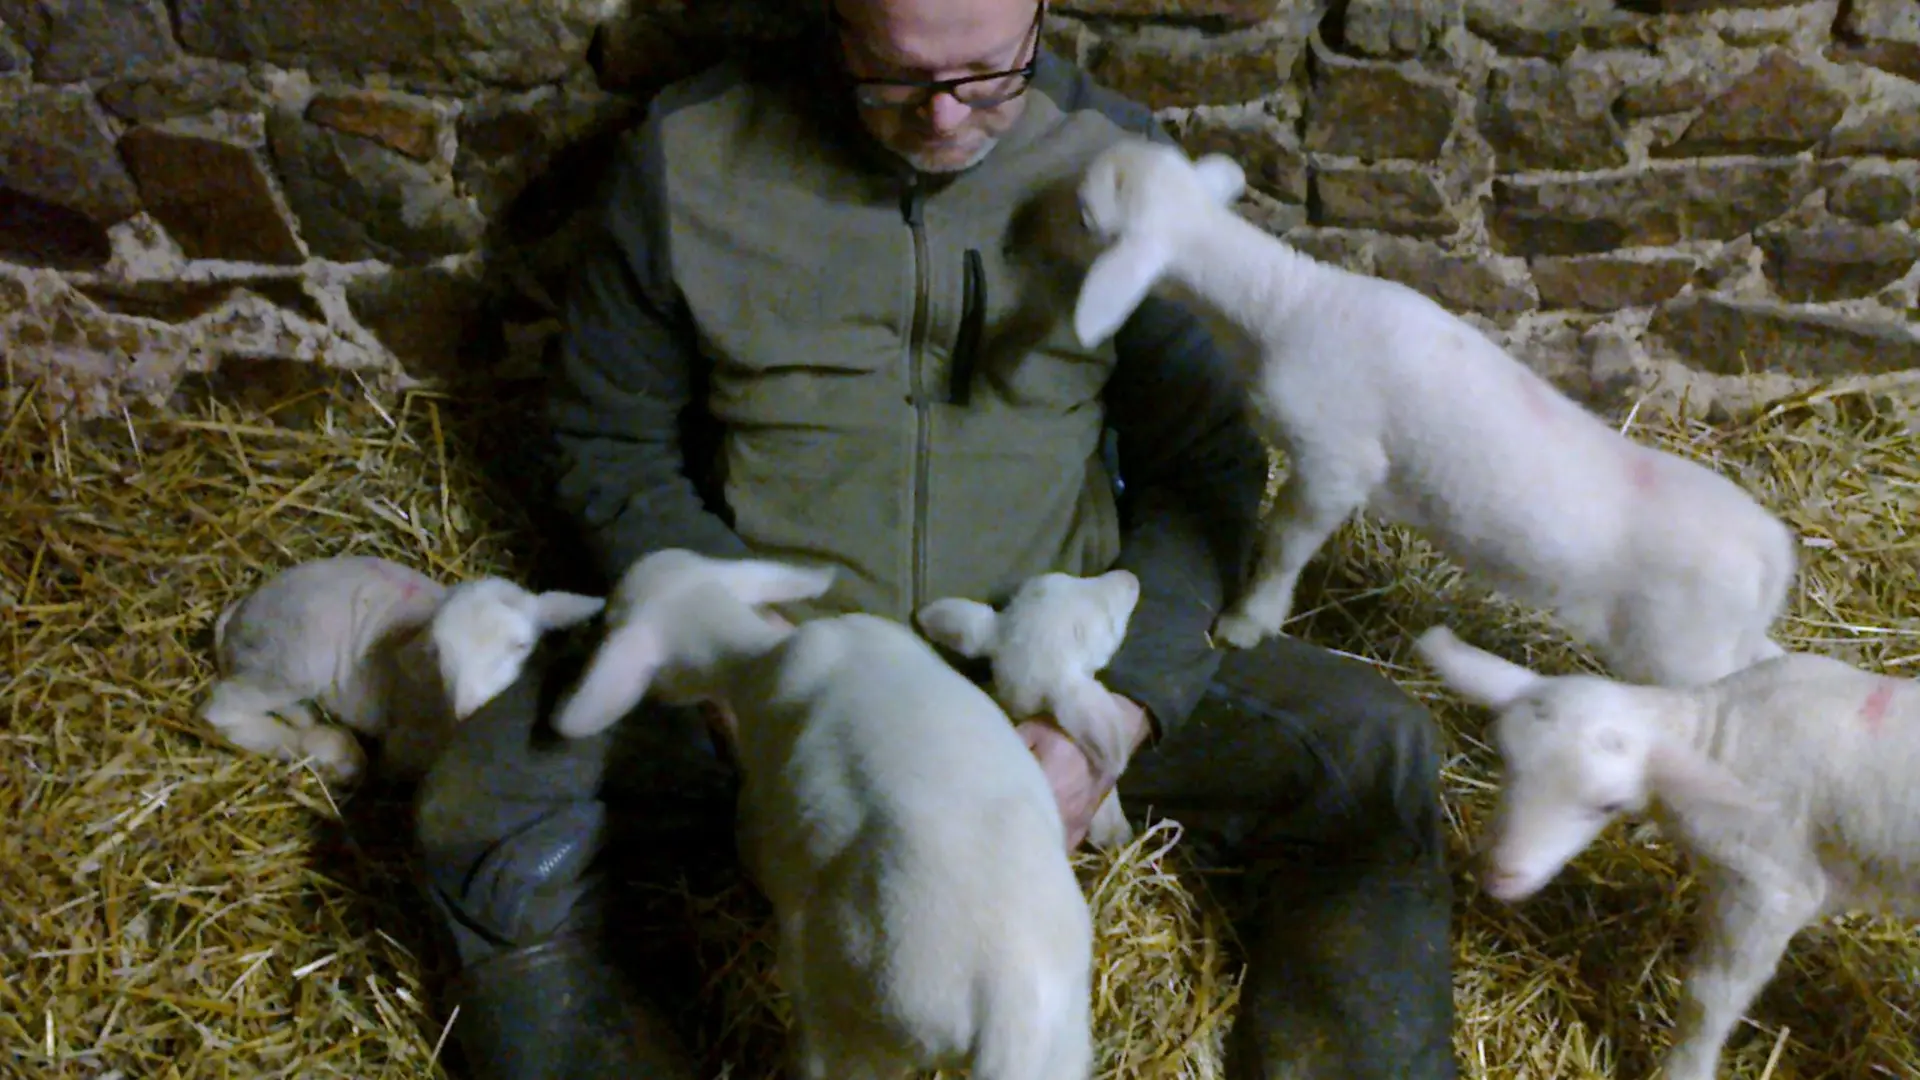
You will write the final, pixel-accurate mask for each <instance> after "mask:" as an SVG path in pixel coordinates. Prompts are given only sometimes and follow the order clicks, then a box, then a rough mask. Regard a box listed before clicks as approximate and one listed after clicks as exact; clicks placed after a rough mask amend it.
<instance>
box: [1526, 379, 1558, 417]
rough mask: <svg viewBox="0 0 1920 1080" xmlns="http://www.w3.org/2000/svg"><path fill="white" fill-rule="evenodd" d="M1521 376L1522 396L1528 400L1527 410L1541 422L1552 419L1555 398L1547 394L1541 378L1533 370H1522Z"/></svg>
mask: <svg viewBox="0 0 1920 1080" xmlns="http://www.w3.org/2000/svg"><path fill="white" fill-rule="evenodd" d="M1519 378H1520V398H1521V400H1522V401H1524V402H1526V406H1527V412H1528V413H1530V414H1532V416H1533V418H1534V419H1535V420H1538V421H1540V422H1541V423H1546V422H1547V421H1550V420H1552V419H1553V415H1554V414H1553V398H1552V397H1550V396H1549V395H1548V394H1547V389H1546V387H1544V386H1541V385H1540V380H1539V379H1537V378H1535V377H1534V375H1533V373H1531V372H1527V371H1522V372H1521V373H1520V376H1519Z"/></svg>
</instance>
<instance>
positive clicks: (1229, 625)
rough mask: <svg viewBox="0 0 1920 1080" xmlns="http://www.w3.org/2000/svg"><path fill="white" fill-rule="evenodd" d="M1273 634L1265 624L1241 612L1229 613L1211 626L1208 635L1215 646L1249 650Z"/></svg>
mask: <svg viewBox="0 0 1920 1080" xmlns="http://www.w3.org/2000/svg"><path fill="white" fill-rule="evenodd" d="M1274 633H1275V631H1274V630H1270V629H1268V628H1267V627H1266V625H1265V624H1263V623H1261V622H1260V621H1258V620H1256V619H1254V618H1253V617H1252V616H1250V615H1247V614H1244V613H1242V612H1237V611H1236V612H1229V613H1227V614H1225V615H1222V616H1220V618H1219V619H1218V620H1216V621H1215V622H1214V624H1213V632H1212V634H1211V635H1210V636H1211V637H1212V639H1213V642H1214V644H1215V645H1225V646H1226V647H1227V648H1230V649H1251V648H1253V647H1254V646H1255V645H1258V644H1260V643H1261V642H1262V641H1265V640H1266V639H1267V638H1269V637H1271V636H1272V635H1273V634H1274Z"/></svg>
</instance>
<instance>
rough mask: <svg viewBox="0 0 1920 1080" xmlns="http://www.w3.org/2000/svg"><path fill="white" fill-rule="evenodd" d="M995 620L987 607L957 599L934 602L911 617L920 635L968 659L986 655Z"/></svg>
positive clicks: (974, 601) (973, 601)
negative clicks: (918, 626) (916, 624)
mask: <svg viewBox="0 0 1920 1080" xmlns="http://www.w3.org/2000/svg"><path fill="white" fill-rule="evenodd" d="M998 618H999V616H998V615H997V614H996V613H995V612H994V610H993V608H992V607H991V606H990V605H987V604H983V603H981V602H980V601H978V600H968V599H965V598H963V597H958V596H949V597H947V598H946V599H944V600H935V601H933V602H932V603H930V604H927V605H925V606H923V607H922V608H921V609H920V610H919V611H918V612H916V613H915V614H914V621H915V622H918V623H919V624H920V632H921V633H923V634H925V635H927V640H929V641H931V642H933V643H934V644H936V645H942V646H945V647H946V648H949V649H952V650H953V651H954V652H957V653H959V654H960V655H961V656H964V657H966V658H967V659H969V660H975V659H978V658H980V657H982V656H984V655H986V653H987V651H988V650H989V649H991V648H992V647H993V633H994V629H995V622H996V621H997V619H998Z"/></svg>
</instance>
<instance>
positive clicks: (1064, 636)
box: [914, 570, 1140, 848]
mask: <svg viewBox="0 0 1920 1080" xmlns="http://www.w3.org/2000/svg"><path fill="white" fill-rule="evenodd" d="M1139 601H1140V579H1139V578H1137V577H1135V576H1133V574H1132V573H1131V572H1129V571H1126V570H1109V571H1107V572H1106V573H1104V574H1100V575H1097V576H1094V577H1075V576H1073V575H1072V574H1058V573H1050V574H1036V575H1034V576H1033V577H1030V578H1028V579H1027V580H1026V581H1024V582H1021V584H1020V588H1018V589H1017V590H1015V591H1014V594H1013V597H1012V599H1010V600H1008V601H1007V606H1006V609H1005V610H1004V611H1000V612H995V611H994V610H993V607H992V605H989V604H983V603H981V602H980V601H978V600H968V599H965V598H963V597H957V596H950V597H947V598H945V599H942V600H935V601H933V602H932V603H930V604H926V605H924V606H923V607H921V608H920V610H919V611H918V612H916V613H915V614H914V618H915V619H916V620H917V621H918V622H919V624H920V629H921V631H922V632H923V633H925V634H926V635H927V637H929V638H931V639H932V640H933V641H935V642H936V643H938V644H940V645H944V646H946V647H947V648H949V649H952V650H953V651H954V652H956V653H959V654H960V655H961V656H965V657H968V658H970V659H977V658H979V657H982V656H985V657H990V658H991V659H992V661H993V690H992V693H993V698H994V700H995V701H998V702H999V703H1000V707H1001V708H1003V709H1005V710H1006V711H1007V715H1008V716H1010V717H1013V718H1015V719H1020V720H1024V719H1026V718H1027V717H1030V716H1034V715H1036V714H1039V713H1045V714H1047V715H1049V716H1051V717H1053V720H1054V722H1055V723H1057V724H1058V725H1059V726H1060V729H1061V730H1062V731H1064V732H1066V734H1067V737H1068V738H1069V739H1072V740H1073V742H1074V745H1076V746H1078V747H1079V748H1080V750H1081V752H1082V753H1084V754H1086V755H1087V759H1088V760H1089V761H1091V762H1092V763H1093V765H1094V768H1095V769H1096V770H1097V771H1098V772H1099V773H1100V775H1102V776H1103V777H1105V778H1106V780H1107V781H1108V782H1109V783H1111V782H1112V781H1113V780H1115V779H1117V778H1118V776H1119V773H1120V770H1121V769H1122V768H1123V767H1124V766H1125V764H1126V760H1125V759H1126V756H1127V753H1128V748H1127V747H1126V746H1123V745H1122V736H1121V731H1120V725H1119V718H1118V710H1117V706H1116V702H1115V700H1114V696H1113V693H1112V691H1110V690H1108V689H1107V688H1106V687H1105V686H1102V685H1101V683H1100V680H1099V679H1097V678H1095V676H1097V675H1098V674H1099V673H1100V670H1101V669H1102V668H1104V667H1106V666H1107V662H1108V661H1109V660H1112V659H1113V654H1114V653H1116V652H1118V651H1119V649H1120V644H1121V642H1123V641H1125V640H1126V636H1127V620H1128V619H1129V618H1131V617H1132V615H1133V607H1134V605H1135V604H1137V603H1139ZM1087 839H1089V840H1091V841H1092V842H1093V845H1094V846H1095V847H1097V848H1118V847H1125V846H1126V845H1127V843H1128V842H1129V841H1131V840H1132V839H1133V830H1132V828H1130V827H1129V826H1128V825H1127V818H1126V814H1125V813H1124V812H1122V810H1121V809H1120V795H1119V793H1118V792H1109V793H1108V795H1107V798H1106V801H1105V802H1102V803H1101V804H1100V809H1099V810H1097V811H1095V813H1094V817H1093V822H1092V825H1091V827H1090V828H1089V830H1088V832H1087Z"/></svg>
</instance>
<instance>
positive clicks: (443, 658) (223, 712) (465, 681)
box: [200, 555, 605, 780]
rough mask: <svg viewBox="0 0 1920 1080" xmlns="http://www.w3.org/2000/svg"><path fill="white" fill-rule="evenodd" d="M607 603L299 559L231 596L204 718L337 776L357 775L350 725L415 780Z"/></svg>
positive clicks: (229, 737)
mask: <svg viewBox="0 0 1920 1080" xmlns="http://www.w3.org/2000/svg"><path fill="white" fill-rule="evenodd" d="M604 606H605V601H604V600H602V599H600V598H599V597H594V596H581V595H578V594H576V593H567V592H545V593H537V594H536V593H531V592H528V591H527V590H526V589H523V588H521V587H520V586H519V585H516V584H514V583H513V582H511V581H507V580H504V579H502V578H497V577H485V578H479V579H476V580H473V581H466V582H462V583H460V584H458V585H455V586H453V587H452V588H450V589H449V588H447V587H445V586H443V585H441V584H440V583H439V582H436V581H434V580H433V579H432V578H430V577H427V576H426V575H424V574H422V573H420V572H419V571H417V570H412V569H410V568H408V567H405V566H402V565H400V564H399V563H395V562H390V561H388V560H386V559H379V558H374V557H371V556H365V555H343V556H338V557H335V558H328V559H315V560H312V561H310V562H304V563H300V564H299V565H297V566H293V567H291V568H289V569H287V570H284V571H282V572H281V573H279V574H276V575H274V576H273V577H272V578H269V579H268V580H267V581H266V582H265V583H264V584H262V585H261V586H260V587H259V588H258V589H255V590H254V591H253V592H252V593H250V594H248V595H247V596H245V597H243V598H242V599H240V600H237V601H235V602H234V603H232V604H229V605H228V606H227V607H226V609H225V610H223V611H222V612H221V613H220V616H219V618H218V619H217V620H216V621H215V622H214V627H213V634H214V654H215V658H216V660H217V662H218V664H219V668H220V673H221V678H220V679H219V681H217V682H216V683H215V684H214V685H213V688H212V689H211V691H210V692H209V693H208V695H207V697H206V699H205V701H204V702H203V703H202V704H201V707H200V716H201V718H202V719H204V720H205V721H206V722H207V724H208V725H209V726H211V727H212V728H213V729H214V730H215V731H216V732H218V733H219V734H220V736H221V737H222V738H224V739H225V740H226V741H227V742H228V743H230V744H232V745H233V746H236V747H238V748H240V749H242V750H249V751H252V752H254V753H257V754H267V755H270V756H273V757H277V758H280V759H282V760H287V761H298V760H301V759H303V758H309V757H310V758H312V759H313V760H314V763H315V767H316V768H318V769H319V770H320V771H321V772H322V773H323V774H325V775H327V776H328V777H330V778H332V779H335V780H351V779H353V778H355V777H357V776H359V775H360V773H361V770H362V769H363V767H364V766H365V755H364V754H363V753H362V752H361V749H360V744H359V743H358V742H357V741H356V740H355V739H354V737H353V735H352V734H351V733H349V732H347V731H343V730H341V729H340V728H336V727H330V726H328V725H325V724H322V723H321V722H320V718H319V717H318V716H316V715H315V713H314V711H313V707H314V706H316V705H317V706H319V707H320V708H321V709H323V710H325V711H326V712H327V713H328V714H329V715H331V716H332V717H333V718H334V719H336V720H338V721H339V722H340V723H342V724H345V725H346V726H347V727H349V728H352V729H353V730H354V731H359V732H361V733H363V734H366V735H370V736H374V737H376V738H379V739H380V740H381V742H382V745H381V754H380V762H381V767H382V771H384V772H387V773H388V774H389V775H391V776H393V777H395V778H398V779H410V778H417V777H418V776H419V775H420V774H421V773H423V772H424V771H425V770H426V768H427V766H428V765H430V764H431V763H432V761H433V758H434V756H435V755H436V754H437V753H438V751H439V747H440V745H441V741H442V739H443V738H444V737H445V735H446V732H447V730H448V729H449V728H450V727H451V726H452V725H453V724H455V723H457V722H458V721H460V720H464V719H466V718H467V717H468V716H470V715H472V713H473V712H474V710H476V709H478V708H480V706H482V705H484V704H486V703H487V702H488V701H490V700H492V699H493V697H494V695H496V694H498V693H499V692H500V691H502V690H504V689H506V688H507V687H508V686H509V685H511V684H512V683H513V681H514V679H516V678H518V677H519V675H520V670H521V666H522V665H523V664H525V663H526V660H527V657H528V656H529V655H530V654H531V653H532V651H533V647H534V645H535V643H536V642H537V641H538V640H539V638H540V636H541V635H542V634H543V633H545V632H547V631H550V630H558V629H561V628H563V627H567V626H572V625H574V624H576V623H581V622H585V621H586V620H588V619H591V618H593V617H594V616H595V615H597V614H599V612H600V609H601V608H602V607H604Z"/></svg>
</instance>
